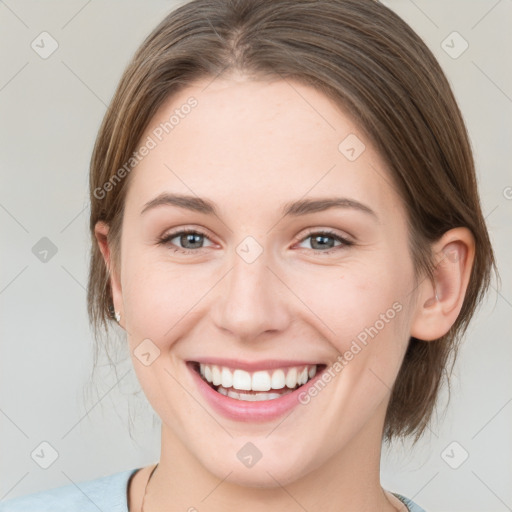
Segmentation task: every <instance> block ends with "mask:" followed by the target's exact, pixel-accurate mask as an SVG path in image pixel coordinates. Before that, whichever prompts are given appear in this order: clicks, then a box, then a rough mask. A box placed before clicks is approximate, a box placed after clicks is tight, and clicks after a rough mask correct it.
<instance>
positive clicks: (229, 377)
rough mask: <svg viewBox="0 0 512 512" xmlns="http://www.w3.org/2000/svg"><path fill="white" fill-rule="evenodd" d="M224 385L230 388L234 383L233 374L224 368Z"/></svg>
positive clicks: (222, 373)
mask: <svg viewBox="0 0 512 512" xmlns="http://www.w3.org/2000/svg"><path fill="white" fill-rule="evenodd" d="M221 375H222V387H223V388H230V387H231V386H232V385H233V374H232V373H231V372H230V371H229V370H228V369H227V368H222V372H221Z"/></svg>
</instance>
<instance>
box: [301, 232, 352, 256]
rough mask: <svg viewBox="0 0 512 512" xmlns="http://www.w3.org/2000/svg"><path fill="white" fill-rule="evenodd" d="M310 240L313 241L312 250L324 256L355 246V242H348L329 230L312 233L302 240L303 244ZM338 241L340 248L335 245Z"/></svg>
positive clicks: (311, 243)
mask: <svg viewBox="0 0 512 512" xmlns="http://www.w3.org/2000/svg"><path fill="white" fill-rule="evenodd" d="M308 239H311V242H310V246H311V249H312V250H314V251H316V252H321V253H323V254H331V253H333V252H335V251H338V250H340V249H343V248H344V247H348V246H351V245H354V242H352V241H350V240H347V239H346V238H344V237H342V236H341V235H338V234H337V233H335V232H334V231H329V230H323V231H310V232H309V233H308V235H307V236H306V237H305V238H302V240H301V243H303V242H304V241H306V240H308ZM330 240H334V242H331V241H330ZM336 241H338V242H340V243H339V245H338V246H335V245H334V243H335V242H336Z"/></svg>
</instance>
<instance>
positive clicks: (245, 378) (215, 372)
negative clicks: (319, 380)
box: [199, 363, 316, 401]
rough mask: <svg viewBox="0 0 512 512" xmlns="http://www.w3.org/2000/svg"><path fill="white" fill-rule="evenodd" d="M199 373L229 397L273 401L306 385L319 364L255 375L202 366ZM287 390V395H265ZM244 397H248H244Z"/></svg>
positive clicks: (222, 367) (262, 371)
mask: <svg viewBox="0 0 512 512" xmlns="http://www.w3.org/2000/svg"><path fill="white" fill-rule="evenodd" d="M199 372H200V374H201V375H202V376H203V377H204V379H205V380H206V381H207V382H209V383H210V384H213V385H214V386H220V387H219V388H218V390H217V391H218V392H219V393H222V394H223V395H225V396H231V397H232V398H238V399H239V400H249V401H255V400H273V399H274V398H278V397H279V396H283V394H286V393H288V392H290V390H292V389H294V388H296V387H297V386H302V385H303V384H306V382H307V381H308V380H309V379H311V378H313V377H314V376H315V375H316V365H308V366H300V367H289V368H277V369H275V370H270V371H266V370H259V371H256V372H254V373H252V374H251V373H249V372H247V371H245V370H239V369H236V370H232V369H230V368H227V367H225V366H217V365H210V364H203V363H201V364H200V365H199ZM283 388H284V392H283V391H282V392H280V393H264V392H266V391H271V390H278V389H283ZM239 391H259V392H261V393H258V395H254V394H249V393H239ZM235 395H236V396H235ZM242 395H243V396H244V398H240V397H241V396H242ZM255 397H258V398H255ZM261 397H263V398H261Z"/></svg>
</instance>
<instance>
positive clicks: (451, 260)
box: [411, 227, 475, 341]
mask: <svg viewBox="0 0 512 512" xmlns="http://www.w3.org/2000/svg"><path fill="white" fill-rule="evenodd" d="M433 251H434V254H435V255H436V260H437V264H436V268H435V271H434V282H430V281H429V280H428V279H425V280H424V281H423V282H422V283H421V284H420V286H419V292H418V295H417V297H418V300H417V304H416V314H415V318H414V321H413V324H412V326H411V336H413V337H415V338H417V339H420V340H424V341H431V340H435V339H439V338H441V337H442V336H444V335H445V334H446V333H447V332H448V331H449V330H450V328H451V326H452V325H453V324H454V323H455V321H456V320H457V317H458V315H459V313H460V310H461V309H462V305H463V303H464V297H465V295H466V290H467V287H468V284H469V278H470V275H471V269H472V266H473V261H474V256H475V242H474V238H473V235H472V233H471V231H469V229H467V228H462V227H461V228H454V229H451V230H450V231H447V232H446V233H445V234H444V235H443V236H442V237H441V238H440V239H439V240H438V241H437V242H436V244H434V246H433Z"/></svg>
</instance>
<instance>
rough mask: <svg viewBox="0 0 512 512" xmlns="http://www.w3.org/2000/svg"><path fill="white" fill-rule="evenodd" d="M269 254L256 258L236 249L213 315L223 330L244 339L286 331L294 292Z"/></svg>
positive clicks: (219, 291) (220, 288) (246, 340)
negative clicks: (286, 284)
mask: <svg viewBox="0 0 512 512" xmlns="http://www.w3.org/2000/svg"><path fill="white" fill-rule="evenodd" d="M269 265H272V263H271V262H270V261H268V258H267V257H266V254H265V251H263V253H262V254H261V255H260V256H259V257H258V258H257V259H256V260H255V261H252V262H248V261H246V260H245V259H244V258H243V257H242V256H240V255H239V254H237V253H235V255H234V258H233V266H232V268H231V270H230V271H229V272H228V274H227V275H226V276H225V277H224V279H223V283H222V285H221V286H219V287H216V288H218V291H217V293H218V295H217V297H216V300H215V304H214V306H213V319H214V322H215V324H216V326H217V328H219V329H220V330H223V331H225V332H227V333H229V334H230V335H231V336H233V337H234V338H236V339H237V340H239V341H242V342H249V341H253V340H256V339H258V338H263V337H265V335H266V334H270V333H272V334H274V335H275V334H276V333H277V332H279V331H284V330H285V329H286V328H287V326H288V325H289V323H290V321H291V318H292V315H291V312H290V306H291V303H292V301H291V299H292V297H291V293H290V291H289V290H288V289H287V287H286V286H285V284H284V283H283V281H284V282H286V279H285V277H284V276H283V275H279V272H276V270H275V269H274V268H270V266H269Z"/></svg>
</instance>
